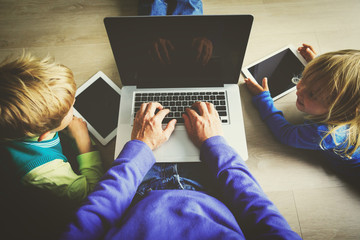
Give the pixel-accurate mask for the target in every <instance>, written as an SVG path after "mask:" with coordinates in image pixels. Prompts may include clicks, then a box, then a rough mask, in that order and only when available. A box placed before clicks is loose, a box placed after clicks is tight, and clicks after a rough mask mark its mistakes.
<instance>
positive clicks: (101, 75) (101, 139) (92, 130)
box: [74, 71, 121, 146]
mask: <svg viewBox="0 0 360 240" xmlns="http://www.w3.org/2000/svg"><path fill="white" fill-rule="evenodd" d="M100 78H102V79H103V80H104V81H105V82H106V83H107V84H108V85H109V86H110V87H111V88H112V89H113V90H114V91H115V92H117V93H118V94H119V95H120V101H121V89H120V88H119V87H118V86H117V85H116V84H115V83H114V82H113V81H111V80H110V78H108V76H106V75H105V74H104V73H103V72H102V71H99V72H97V73H96V74H95V75H94V76H92V77H91V78H90V79H89V80H88V81H86V82H85V83H84V84H83V85H81V86H80V87H79V88H78V89H77V90H76V95H75V98H76V97H77V96H78V95H79V94H80V93H82V92H83V91H85V90H86V89H87V88H88V87H89V86H91V85H92V84H93V83H94V82H95V81H97V80H98V79H100ZM119 106H120V104H119ZM74 115H75V116H76V117H79V118H82V119H84V121H85V122H86V123H87V127H88V129H89V132H90V133H92V134H93V135H94V137H95V138H96V139H97V140H98V141H99V142H100V143H101V144H102V145H104V146H105V145H106V144H108V143H109V142H110V141H111V140H112V139H113V138H114V137H115V136H116V131H117V127H115V129H113V130H112V131H111V133H109V134H108V135H107V136H106V137H105V138H104V137H102V136H101V134H100V133H99V132H98V131H97V130H96V129H95V128H94V127H93V126H92V125H91V124H90V123H89V122H88V121H87V119H86V118H85V117H83V116H82V115H81V114H80V113H79V112H78V111H77V109H76V108H75V107H74Z"/></svg>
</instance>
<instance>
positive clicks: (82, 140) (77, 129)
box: [68, 117, 92, 154]
mask: <svg viewBox="0 0 360 240" xmlns="http://www.w3.org/2000/svg"><path fill="white" fill-rule="evenodd" d="M68 131H69V133H70V136H72V137H73V138H74V140H75V142H76V146H77V148H78V150H79V153H80V154H83V153H87V152H91V151H92V150H91V146H92V145H91V140H90V135H89V131H88V128H87V125H86V122H85V121H84V120H82V119H81V118H77V117H73V120H72V121H71V122H70V124H69V126H68Z"/></svg>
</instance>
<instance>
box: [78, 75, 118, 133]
mask: <svg viewBox="0 0 360 240" xmlns="http://www.w3.org/2000/svg"><path fill="white" fill-rule="evenodd" d="M74 107H75V109H76V110H77V111H78V112H79V113H80V114H81V115H82V116H83V117H84V118H85V119H86V121H87V122H88V123H90V124H91V125H92V126H93V128H95V129H96V131H97V132H98V133H99V134H100V135H101V136H102V137H103V138H106V137H107V136H108V135H109V134H110V133H111V132H112V131H113V130H114V129H115V128H116V127H117V122H118V114H119V107H120V94H119V93H117V92H116V91H115V90H114V89H113V88H112V87H111V86H109V84H107V83H106V82H105V81H104V79H102V78H101V77H99V78H98V79H97V80H96V81H95V82H93V83H92V84H91V85H90V86H89V87H87V88H86V89H85V90H84V91H82V92H81V93H80V94H79V95H77V97H76V101H75V104H74Z"/></svg>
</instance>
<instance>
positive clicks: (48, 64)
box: [0, 52, 76, 141]
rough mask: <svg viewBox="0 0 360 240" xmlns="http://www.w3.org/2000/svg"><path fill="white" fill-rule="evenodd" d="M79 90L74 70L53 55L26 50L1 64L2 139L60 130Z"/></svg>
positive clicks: (0, 104)
mask: <svg viewBox="0 0 360 240" xmlns="http://www.w3.org/2000/svg"><path fill="white" fill-rule="evenodd" d="M75 92H76V85H75V82H74V76H73V73H72V71H71V70H70V69H69V68H67V67H65V66H63V65H60V64H57V63H55V62H54V60H53V59H52V58H50V57H45V58H44V59H39V58H36V57H34V56H32V55H31V54H29V53H25V52H24V53H23V54H22V56H21V57H20V58H19V59H17V60H13V61H11V60H9V58H8V59H6V60H4V61H3V62H2V63H0V140H1V141H3V140H15V139H22V138H28V137H35V136H39V135H41V134H43V133H45V132H47V131H50V130H53V129H56V128H57V127H59V126H60V124H61V121H62V120H63V118H64V117H65V116H66V114H67V113H68V112H69V110H70V109H71V107H72V105H73V103H74V98H75Z"/></svg>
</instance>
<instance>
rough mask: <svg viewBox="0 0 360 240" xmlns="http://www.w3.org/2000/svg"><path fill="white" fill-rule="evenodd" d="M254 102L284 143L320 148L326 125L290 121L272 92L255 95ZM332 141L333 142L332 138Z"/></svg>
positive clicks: (263, 118) (298, 146)
mask: <svg viewBox="0 0 360 240" xmlns="http://www.w3.org/2000/svg"><path fill="white" fill-rule="evenodd" d="M253 103H254V104H255V106H256V107H257V109H258V110H259V112H260V116H261V118H262V120H264V121H265V123H266V124H267V126H268V127H269V128H270V130H271V132H272V133H273V134H274V135H275V137H276V138H277V139H278V140H279V141H280V142H281V143H283V144H286V145H289V146H292V147H295V148H303V149H311V150H320V149H321V147H320V145H319V144H320V142H321V139H322V136H324V133H325V132H326V127H325V126H324V125H317V124H314V123H304V124H301V125H293V124H291V123H289V122H288V121H287V120H286V119H285V118H284V115H283V113H282V112H281V111H279V110H278V109H276V108H275V106H274V101H273V99H272V98H271V96H270V92H268V91H265V92H262V93H260V94H259V95H256V96H254V97H253ZM330 142H332V141H331V140H330Z"/></svg>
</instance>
